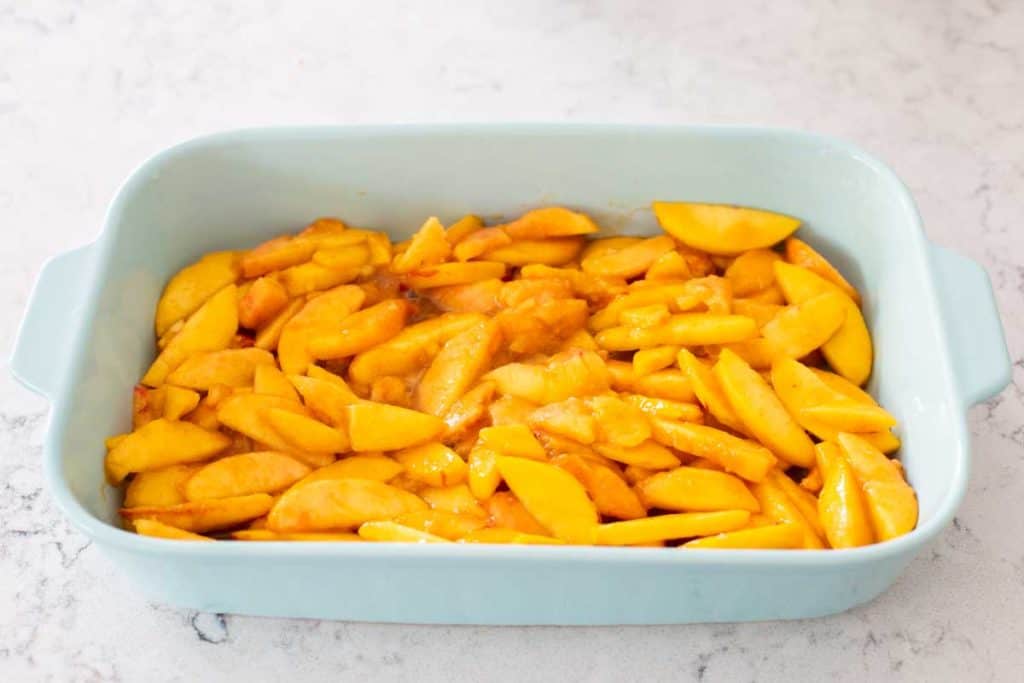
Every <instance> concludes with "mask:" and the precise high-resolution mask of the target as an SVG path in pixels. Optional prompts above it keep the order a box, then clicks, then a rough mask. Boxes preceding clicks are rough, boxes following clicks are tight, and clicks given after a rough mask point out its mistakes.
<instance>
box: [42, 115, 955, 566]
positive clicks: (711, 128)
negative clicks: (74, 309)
mask: <svg viewBox="0 0 1024 683" xmlns="http://www.w3.org/2000/svg"><path fill="white" fill-rule="evenodd" d="M684 132H685V133H690V134H703V135H705V136H709V137H725V138H729V137H743V136H770V137H776V138H780V139H783V140H784V141H787V142H791V143H800V144H811V145H817V146H821V147H827V148H829V149H831V150H834V151H837V152H841V153H843V154H845V155H847V156H850V157H853V158H854V159H855V160H857V161H859V162H860V163H862V164H864V165H865V166H867V167H868V168H870V169H871V170H872V171H873V172H874V173H875V174H876V175H877V176H878V177H879V178H880V180H881V181H882V182H884V183H885V184H886V185H888V186H889V188H890V189H891V191H893V192H895V198H896V199H897V201H898V203H899V208H900V210H901V211H902V212H904V214H905V215H906V217H907V218H908V219H909V220H908V221H907V222H906V225H905V226H904V227H902V228H901V229H904V230H909V231H911V233H912V234H911V235H910V238H911V239H912V240H913V244H914V246H915V247H916V248H915V249H913V250H912V251H911V252H910V254H908V255H909V256H912V257H913V258H917V259H919V263H918V264H917V267H920V268H922V269H923V272H924V274H925V276H926V278H927V283H928V287H926V288H925V289H926V290H927V292H926V293H925V294H924V299H923V300H922V303H923V304H924V305H926V306H927V307H930V309H931V311H930V314H929V315H930V317H934V318H936V319H937V320H938V322H939V323H940V327H941V328H942V330H943V332H944V333H943V334H941V335H938V339H937V347H936V348H937V350H938V351H939V353H940V354H941V356H942V362H941V371H942V372H943V373H945V375H946V378H945V379H946V380H947V381H948V383H949V386H950V387H951V389H952V390H951V392H950V395H949V396H948V397H947V398H948V399H950V400H951V401H952V404H953V407H954V408H955V409H956V410H955V413H956V419H955V420H954V421H953V424H952V429H953V437H954V438H953V439H952V440H951V442H950V444H949V447H950V448H955V449H956V456H955V461H954V463H953V479H952V481H951V482H950V483H949V487H948V490H947V493H946V495H945V496H944V498H942V499H941V501H940V503H939V505H938V506H937V508H936V510H935V513H934V514H933V515H932V516H931V517H930V518H929V519H928V520H926V521H925V523H923V524H919V525H918V526H917V527H915V529H914V530H913V531H911V532H910V533H908V534H906V535H904V536H901V537H899V538H896V539H893V540H890V541H885V542H882V543H876V544H873V545H869V546H864V547H860V548H850V549H841V550H805V551H802V552H793V551H791V550H733V549H729V550H726V551H723V550H714V549H697V550H694V549H689V550H688V551H686V552H674V551H673V550H674V549H668V548H616V547H602V546H522V545H502V544H457V545H458V546H460V547H459V548H458V550H453V548H452V547H451V546H449V545H448V544H437V545H430V544H415V543H401V542H389V543H317V542H307V541H265V542H259V543H242V542H238V543H180V542H168V540H167V539H159V538H150V537H146V536H141V535H139V534H136V533H132V532H129V531H126V530H124V529H121V528H119V527H117V526H114V525H112V524H110V523H108V522H105V521H103V520H102V519H100V518H99V517H97V516H95V515H93V514H92V513H91V512H90V511H89V510H88V509H86V508H85V507H84V506H83V505H82V504H81V503H79V502H78V500H76V498H75V496H74V494H73V493H72V491H71V489H70V486H69V484H68V482H67V481H66V480H65V478H64V477H63V476H62V473H61V466H60V455H61V449H60V444H59V442H60V440H61V437H62V436H63V434H64V432H65V430H66V429H67V427H68V423H69V420H70V413H69V411H68V410H67V402H68V400H69V396H70V390H71V387H73V386H75V385H77V384H78V383H79V381H80V380H81V377H82V374H83V372H84V370H85V363H84V362H83V360H84V359H83V356H84V351H85V348H84V346H83V344H84V334H85V332H86V330H87V329H89V325H90V324H91V321H94V320H95V318H96V311H97V306H98V303H99V296H98V295H99V293H100V292H99V290H100V288H101V287H102V285H103V282H104V277H103V276H104V275H105V273H107V272H108V269H109V266H110V261H111V258H112V254H113V252H114V246H115V244H116V239H115V236H116V232H117V230H116V229H115V228H114V227H112V226H115V225H117V224H118V223H119V221H120V219H121V217H122V214H123V212H124V207H125V204H126V203H127V201H128V198H129V197H130V196H131V195H132V193H133V192H135V191H136V190H137V189H138V187H139V186H140V185H141V184H143V183H144V182H146V181H147V179H148V178H149V177H150V176H151V175H152V173H153V172H154V171H155V170H157V169H159V167H161V166H162V165H164V164H166V163H169V162H171V161H173V160H175V159H176V158H178V157H181V156H185V155H188V154H189V153H191V152H192V151H194V150H195V149H202V148H205V147H210V146H215V145H222V144H238V143H251V142H259V141H266V140H268V139H274V138H276V139H278V140H280V139H288V138H291V139H317V138H323V137H334V138H346V137H403V136H406V137H429V136H450V135H464V134H477V135H479V134H483V133H487V134H496V135H498V134H500V135H503V136H507V135H529V136H534V137H539V136H544V135H548V136H553V137H557V136H563V137H564V136H573V135H590V136H626V135H666V134H677V133H684ZM84 248H86V249H89V250H90V251H91V254H90V257H91V258H92V263H91V268H90V270H89V276H88V278H87V285H86V286H85V287H83V290H82V294H81V296H82V297H83V298H82V302H83V305H82V307H81V311H80V313H79V317H78V319H77V323H78V324H77V327H76V329H75V330H74V333H73V335H72V346H71V349H72V353H71V356H70V357H69V359H68V362H67V364H66V365H65V367H64V372H63V374H62V376H61V378H60V379H59V380H58V382H57V384H56V385H55V387H54V389H53V391H52V395H51V396H50V397H49V399H50V403H51V407H50V419H49V424H48V427H47V435H46V439H45V442H44V447H43V469H44V476H45V480H46V482H47V486H48V488H49V489H50V492H51V494H52V495H53V497H54V500H55V501H56V503H57V506H58V508H59V509H60V510H61V511H62V512H63V513H64V514H65V515H66V516H67V517H68V519H69V520H70V521H71V522H72V524H73V525H74V526H75V527H76V528H78V529H80V530H81V531H82V532H83V533H85V534H86V535H87V536H89V537H90V538H91V539H93V540H95V541H96V542H97V543H99V544H101V545H104V546H108V547H113V548H116V549H118V550H123V551H128V552H133V553H142V554H161V555H171V556H174V557H188V558H193V559H196V558H210V559H214V558H216V559H227V558H233V557H238V558H253V557H261V558H267V559H271V558H276V557H290V558H297V557H316V558H328V557H332V558H333V557H337V558H352V559H367V558H372V559H378V558H391V559H404V558H409V559H412V558H417V559H420V560H424V559H439V558H444V559H448V558H462V557H467V558H477V559H479V558H483V557H487V558H495V559H500V560H502V561H507V560H547V561H552V560H556V561H566V562H582V561H586V562H606V563H616V564H617V563H620V562H630V563H637V562H642V563H654V564H672V565H676V564H678V565H682V566H686V565H696V566H715V567H722V568H726V567H736V568H739V567H744V566H751V565H757V566H761V567H765V566H785V567H801V568H803V567H822V568H824V567H833V566H836V565H841V566H849V565H860V564H867V563H874V562H877V561H883V560H885V559H888V558H892V557H894V556H899V555H909V554H910V553H913V552H914V551H915V550H916V549H918V548H919V547H920V546H922V545H924V544H925V543H927V542H928V541H930V540H931V539H932V538H934V537H935V536H937V535H938V533H939V532H940V531H941V530H942V529H943V528H945V526H946V525H947V524H949V522H950V521H951V520H952V518H953V516H954V514H955V513H956V510H957V509H958V507H959V505H960V503H961V501H962V500H963V497H964V494H965V492H966V488H967V479H968V473H969V468H970V449H969V443H970V442H969V439H968V427H967V416H966V408H967V405H966V402H965V400H964V392H963V390H962V388H961V387H960V385H959V382H958V381H957V377H956V374H955V372H954V368H953V364H952V362H951V348H950V342H949V334H948V330H949V325H948V323H947V321H946V320H945V316H944V315H943V310H942V307H941V306H940V305H939V301H938V283H937V281H936V274H935V270H934V268H933V267H932V263H931V260H930V258H929V257H928V254H929V249H930V248H931V243H930V242H929V241H928V240H927V238H926V236H925V234H924V230H923V227H922V224H921V218H920V214H919V212H918V210H917V206H916V205H915V203H914V201H913V199H912V197H911V196H910V193H909V191H908V189H907V187H906V186H905V185H904V183H903V182H902V181H901V180H900V179H899V177H898V176H897V175H896V174H895V172H894V171H892V169H890V168H889V167H888V166H887V165H886V164H884V163H883V162H881V161H880V160H878V159H877V158H875V157H873V156H871V155H870V154H868V153H867V152H865V151H863V150H862V149H860V148H859V147H857V146H855V145H853V144H852V143H850V142H847V141H845V140H842V139H839V138H835V137H831V136H826V135H822V134H818V133H811V132H807V131H803V130H796V129H788V128H777V127H765V126H743V125H684V124H591V123H442V124H374V125H311V126H266V127H252V128H241V129H234V130H226V131H220V132H215V133H209V134H205V135H201V136H198V137H194V138H190V139H188V140H185V141H182V142H179V143H177V144H174V145H171V146H170V147H167V148H165V149H163V150H161V151H159V152H157V153H155V154H153V155H152V156H150V157H149V158H148V159H146V160H145V161H143V162H142V163H140V164H139V165H138V166H136V168H135V169H134V170H133V171H132V172H131V173H130V174H129V175H128V177H127V178H126V179H125V180H124V182H123V183H122V184H121V185H120V187H119V188H118V190H117V192H116V194H115V195H114V199H113V200H112V201H111V203H110V205H109V207H108V209H107V211H106V213H105V215H104V220H103V228H102V230H101V232H100V234H99V236H98V237H97V238H96V240H95V241H94V242H92V243H91V244H89V245H86V247H84Z"/></svg>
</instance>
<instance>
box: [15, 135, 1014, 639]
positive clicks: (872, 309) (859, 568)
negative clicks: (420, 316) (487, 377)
mask: <svg viewBox="0 0 1024 683" xmlns="http://www.w3.org/2000/svg"><path fill="white" fill-rule="evenodd" d="M652 199H672V200H691V201H702V202H722V203H734V204H742V205H748V206H754V207H761V208H766V209H771V210H774V211H780V212H783V213H787V214H791V215H794V216H798V217H800V218H801V219H803V220H804V222H805V226H804V227H803V228H802V229H801V236H802V237H804V239H806V240H809V241H810V242H811V243H812V244H813V245H814V246H815V248H818V249H820V250H821V251H823V252H824V253H825V255H826V256H827V257H828V258H830V259H832V260H833V262H835V263H837V264H838V265H839V266H840V267H841V269H842V271H843V272H844V273H846V274H848V276H849V277H850V278H851V279H852V280H853V282H854V284H855V285H856V286H857V287H859V288H860V291H861V292H862V293H863V294H864V300H865V311H866V314H867V317H868V319H869V323H870V326H871V329H872V331H873V333H874V339H875V344H876V348H877V360H876V363H875V369H874V375H873V378H872V380H871V384H870V389H871V390H872V392H873V393H875V395H876V396H878V397H879V398H880V399H881V402H882V403H883V404H884V405H885V406H886V407H887V408H889V409H890V410H891V411H893V413H895V415H896V417H897V418H898V419H899V421H900V436H901V437H902V439H903V444H904V445H903V449H902V451H901V453H900V457H901V458H902V460H903V463H904V465H905V467H906V470H907V473H908V476H909V479H910V481H911V482H912V483H913V485H914V487H915V488H916V489H917V492H918V495H919V497H920V510H921V517H920V524H919V527H918V528H917V530H915V531H914V532H913V533H911V534H909V535H907V536H904V537H902V538H899V539H897V540H895V541H891V542H888V543H884V544H881V545H875V546H870V547H867V548H861V549H856V550H843V551H800V552H792V551H791V552H785V551H714V550H711V551H708V550H704V551H679V550H668V549H646V548H590V547H547V546H519V547H517V546H484V545H466V546H463V545H457V546H417V545H408V544H368V543H360V544H354V543H351V544H346V543H339V544H326V543H216V544H200V543H180V542H168V541H164V540H158V539H152V538H145V537H142V536H138V535H135V534H131V533H128V532H125V531H122V530H121V529H120V528H119V526H118V523H117V522H118V520H117V513H116V511H117V507H118V503H119V500H118V498H119V497H118V495H117V492H115V491H114V490H113V489H111V488H109V487H108V486H107V485H106V484H105V483H104V479H103V456H104V449H103V439H104V437H106V436H108V435H110V434H113V433H117V432H121V431H124V430H125V428H126V427H127V425H128V423H129V403H130V401H129V397H130V394H131V388H132V386H133V384H134V383H135V382H136V380H137V379H138V377H139V376H140V374H141V373H142V371H143V370H144V369H145V367H146V366H147V365H148V363H149V360H150V359H151V356H152V353H153V338H152V332H151V330H152V316H153V308H154V304H155V302H156V300H157V297H158V296H159V293H160V291H161V288H162V286H163V284H164V283H165V282H166V280H167V278H168V277H169V276H170V275H171V274H172V273H174V272H175V271H176V270H178V269H179V268H181V267H182V266H184V265H185V264H187V263H189V262H191V261H193V260H194V259H196V258H197V257H198V256H199V255H201V254H203V253H204V252H207V251H210V250H215V249H229V248H240V247H243V246H246V245H252V244H255V243H256V242H258V241H260V240H263V239H266V238H268V237H270V236H272V235H276V234H278V233H281V232H283V231H288V230H297V229H299V228H300V227H301V226H302V225H304V224H305V223H306V222H308V221H309V220H311V219H312V218H314V217H317V216H322V215H337V216H341V217H343V218H344V219H345V220H346V221H348V222H351V223H353V224H355V225H360V226H366V227H372V228H377V229H386V230H388V231H390V232H391V234H392V237H393V238H395V239H396V240H400V239H404V238H405V237H407V236H408V235H409V234H411V232H412V231H414V230H415V229H416V228H417V227H418V226H419V224H420V222H421V221H422V220H423V218H424V216H428V215H438V216H440V217H441V219H442V221H450V220H453V219H454V218H456V217H458V216H460V215H462V214H464V213H466V212H476V213H481V214H483V215H485V216H486V217H488V218H498V217H501V216H507V215H513V214H516V213H518V212H520V211H522V210H524V209H526V208H529V207H533V206H537V205H542V204H563V205H567V206H571V207H578V208H581V209H583V210H586V211H588V212H590V213H591V214H592V215H593V216H594V217H595V218H596V219H597V220H598V222H599V223H600V224H601V225H602V226H603V228H604V230H606V231H607V232H614V233H626V234H644V233H649V232H653V231H654V230H656V224H655V222H654V220H653V217H652V215H651V213H650V211H649V206H650V201H651V200H652ZM11 367H12V370H13V372H14V374H15V376H16V377H17V378H18V379H20V380H21V381H22V382H23V383H24V384H25V385H26V386H28V387H29V388H31V389H34V390H35V391H38V392H39V393H41V394H43V395H44V396H46V397H48V398H49V400H50V401H51V403H52V412H51V418H50V425H49V431H48V435H47V438H46V443H45V448H44V468H45V472H46V479H47V482H48V485H49V488H50V491H51V493H52V494H53V496H54V497H55V499H56V500H57V503H58V504H59V506H60V507H61V509H62V510H63V511H64V513H65V514H67V515H68V517H69V518H70V519H71V521H72V522H73V523H74V524H75V525H76V526H77V527H78V528H79V529H80V530H81V531H82V532H83V533H84V534H86V535H88V536H89V537H90V538H91V539H92V540H93V542H94V543H95V544H96V545H97V547H98V548H100V549H101V550H102V551H103V552H104V553H105V554H106V555H107V556H108V557H109V558H110V560H111V562H112V563H113V564H114V565H116V566H117V567H118V568H119V569H120V570H122V571H125V572H127V573H128V574H130V575H131V576H132V577H133V578H134V579H135V581H136V582H137V583H138V584H139V586H140V587H141V588H142V590H143V591H144V592H145V593H146V595H147V596H149V597H150V598H151V599H153V600H155V601H158V602H163V603H170V604H172V605H177V606H181V607H187V608H192V609H198V610H208V611H217V612H233V613H244V614H257V615H274V616H291V617H319V618H330V619H347V620H367V621H397V622H424V623H487V624H640V623H646V624H655V623H675V622H696V621H737V620H757V619H789V618H798V617H811V616H816V615H824V614H830V613H834V612H839V611H841V610H845V609H848V608H850V607H852V606H854V605H857V604H860V603H863V602H866V601H868V600H871V599H872V598H874V597H875V596H877V595H878V594H880V593H881V592H882V591H884V590H885V589H886V588H887V587H888V586H889V585H890V584H891V583H892V582H893V581H894V580H895V578H896V577H897V576H898V575H899V573H900V572H901V570H903V568H904V567H905V566H906V565H907V564H908V563H909V562H910V560H911V559H912V558H913V557H914V556H915V554H916V553H918V552H919V551H920V550H921V548H922V546H924V545H925V544H926V543H928V542H929V541H930V540H931V539H933V538H934V537H935V535H936V534H937V533H938V532H939V531H940V530H941V529H942V528H943V527H944V526H945V525H946V524H947V523H948V522H949V521H950V519H951V518H952V516H953V514H954V511H955V510H956V508H957V506H958V504H959V503H960V500H961V498H962V497H963V494H964V490H965V484H966V480H967V474H968V466H969V441H968V432H967V429H966V424H965V412H966V409H967V408H968V407H969V406H970V405H972V404H974V403H977V402H979V401H981V400H983V399H985V398H987V397H989V396H991V395H993V394H994V393H996V392H998V391H999V390H1000V389H1002V388H1003V387H1004V386H1005V385H1006V384H1007V382H1008V380H1009V371H1010V365H1009V360H1008V356H1007V351H1006V345H1005V341H1004V339H1003V335H1002V329H1001V326H1000V322H999V316H998V312H997V310H996V307H995V303H994V300H993V296H992V291H991V286H990V283H989V281H988V278H987V276H986V274H985V272H984V271H983V270H982V269H981V267H979V266H978V265H977V264H976V263H974V262H972V261H970V260H968V259H965V258H963V257H961V256H958V255H956V254H954V253H951V252H949V251H947V250H945V249H942V248H939V247H936V246H934V245H932V244H930V243H929V242H928V241H927V240H926V238H925V236H924V234H923V232H922V229H921V225H920V220H919V217H918V214H917V211H916V209H915V207H914V204H913V201H912V200H911V198H910V196H909V195H908V193H907V191H906V189H905V188H904V187H903V185H902V184H901V183H900V181H899V180H898V179H897V178H896V176H895V175H894V174H893V173H892V172H891V171H890V170H889V169H888V168H886V167H885V166H884V165H882V164H881V163H879V162H878V161H876V160H874V159H872V158H871V157H869V156H868V155H866V154H864V153H863V152H861V151H859V150H857V149H856V148H854V147H851V146H849V145H847V144H845V143H842V142H839V141H836V140H832V139H829V138H824V137H820V136H816V135H811V134H806V133H801V132H793V131H785V130H772V129H763V128H719V127H649V126H639V127H637V126H590V125H587V126H580V125H494V126H487V125H455V126H402V127H316V128H271V129H265V130H247V131H239V132H229V133H222V134H217V135H212V136H208V137H203V138H200V139H197V140H192V141H190V142H186V143H184V144H181V145H178V146H176V147H173V148H171V149H168V150H166V151H164V152H162V153H160V154H158V155H156V156H155V157H153V158H152V159H150V160H149V161H147V162H145V163H144V164H143V165H142V166H141V167H139V169H138V170H136V171H135V172H134V173H133V174H132V175H131V177H130V178H129V179H128V180H127V181H126V182H125V184H124V186H123V187H122V188H121V189H120V191H119V192H118V194H117V197H116V198H115V200H114V202H113V203H112V205H111V207H110V210H109V212H108V214H107V217H106V223H105V226H104V228H103V232H102V234H101V235H100V237H99V239H98V240H97V241H96V242H95V243H93V244H90V245H87V246H85V247H82V248H79V249H77V250H75V251H71V252H68V253H65V254H62V255H60V256H57V257H56V258H54V259H53V260H51V261H50V262H49V263H47V264H46V266H45V267H44V268H43V271H42V273H41V275H40V276H39V281H38V283H37V284H36V288H35V290H34V292H33V294H32V297H31V300H30V302H29V306H28V311H27V313H26V315H25V319H24V321H23V323H22V327H21V331H20V334H19V338H18V341H17V344H16V349H15V353H14V356H13V358H12V363H11ZM920 580H925V581H926V580H928V579H927V577H921V578H920ZM935 590H936V591H939V590H942V587H941V586H939V585H936V586H935Z"/></svg>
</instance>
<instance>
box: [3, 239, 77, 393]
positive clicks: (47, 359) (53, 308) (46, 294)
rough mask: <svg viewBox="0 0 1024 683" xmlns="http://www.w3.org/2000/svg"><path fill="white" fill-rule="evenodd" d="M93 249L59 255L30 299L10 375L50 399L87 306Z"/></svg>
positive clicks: (45, 268)
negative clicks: (73, 326)
mask: <svg viewBox="0 0 1024 683" xmlns="http://www.w3.org/2000/svg"><path fill="white" fill-rule="evenodd" d="M93 252H94V249H93V245H92V244H87V245H85V246H83V247H79V248H78V249H73V250H72V251H68V252H65V253H63V254H58V255H57V256H54V257H53V258H51V259H50V260H49V261H47V262H46V263H45V264H43V269H42V270H41V271H40V273H39V278H38V279H37V280H36V284H35V287H34V288H33V289H32V294H31V295H30V296H29V299H28V306H27V307H26V309H25V317H24V318H23V319H22V321H21V327H20V328H19V329H18V336H17V338H16V341H15V342H14V353H13V354H12V355H11V374H12V375H14V378H15V379H17V380H18V381H19V382H21V383H22V384H23V385H25V386H26V387H27V388H29V389H31V390H32V391H34V392H36V393H37V394H41V395H42V396H45V397H46V398H50V397H52V396H53V392H54V390H55V389H56V388H57V382H58V381H60V378H61V376H62V375H63V373H64V365H65V362H64V361H65V360H66V358H67V356H68V349H67V345H68V335H69V329H68V323H69V320H72V319H74V318H75V317H76V316H77V314H78V310H79V309H80V308H81V306H82V303H83V298H82V295H83V291H84V288H85V287H84V280H85V278H86V276H87V275H88V273H89V271H90V269H91V267H92V263H93Z"/></svg>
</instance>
